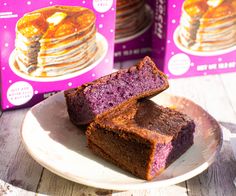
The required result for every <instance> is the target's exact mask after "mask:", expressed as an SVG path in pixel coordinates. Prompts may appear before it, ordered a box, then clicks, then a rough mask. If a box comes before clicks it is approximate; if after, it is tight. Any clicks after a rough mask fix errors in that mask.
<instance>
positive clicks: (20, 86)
mask: <svg viewBox="0 0 236 196" xmlns="http://www.w3.org/2000/svg"><path fill="white" fill-rule="evenodd" d="M33 93H34V92H33V87H32V86H31V85H30V84H29V83H28V82H24V81H20V82H15V83H13V84H12V85H11V86H10V87H9V88H8V90H7V99H8V101H9V102H10V103H11V104H12V105H15V106H18V105H23V104H25V103H27V102H28V101H29V100H30V99H31V98H32V97H33Z"/></svg>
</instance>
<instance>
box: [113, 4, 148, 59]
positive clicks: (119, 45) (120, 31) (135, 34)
mask: <svg viewBox="0 0 236 196" xmlns="http://www.w3.org/2000/svg"><path fill="white" fill-rule="evenodd" d="M152 8H153V1H152V0H134V1H124V0H117V13H116V35H115V36H116V38H115V39H116V40H115V55H114V56H115V57H114V60H115V62H124V61H129V60H135V59H140V58H143V57H144V56H146V55H150V54H151V42H152V39H151V33H152V31H151V26H152V21H153V10H152Z"/></svg>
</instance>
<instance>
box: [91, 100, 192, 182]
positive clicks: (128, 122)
mask: <svg viewBox="0 0 236 196" xmlns="http://www.w3.org/2000/svg"><path fill="white" fill-rule="evenodd" d="M194 130H195V124H194V122H193V120H191V119H190V118H189V117H188V116H186V115H185V114H182V113H180V112H178V111H176V110H172V109H169V108H164V107H162V106H159V105H157V104H155V103H154V102H152V101H150V100H141V101H138V102H135V103H132V104H130V105H129V106H128V107H126V108H119V110H116V111H113V112H111V113H110V114H108V115H104V116H103V117H102V118H97V119H96V120H95V121H94V122H93V123H91V124H90V126H89V127H88V129H87V131H86V137H87V142H88V147H89V148H90V149H91V150H92V151H93V152H94V153H95V154H97V155H99V156H101V157H103V158H105V159H107V160H108V161H110V162H112V163H114V164H116V165H117V166H119V167H121V168H123V169H124V170H126V171H129V172H131V173H132V174H134V175H136V176H138V177H140V178H143V179H146V180H152V179H153V178H154V177H155V176H157V175H158V174H160V173H161V172H162V171H163V170H164V169H165V168H167V167H168V166H169V165H170V164H171V163H172V162H174V161H175V160H176V159H177V158H179V157H180V156H181V155H182V154H183V153H184V152H186V151H187V150H188V149H189V148H190V146H191V145H192V144H193V134H194Z"/></svg>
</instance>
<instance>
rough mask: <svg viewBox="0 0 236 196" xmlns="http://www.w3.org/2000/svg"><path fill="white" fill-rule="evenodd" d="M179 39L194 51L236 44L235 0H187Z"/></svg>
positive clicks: (223, 47)
mask: <svg viewBox="0 0 236 196" xmlns="http://www.w3.org/2000/svg"><path fill="white" fill-rule="evenodd" d="M179 40H180V42H181V44H182V45H183V46H184V47H186V48H188V49H191V50H194V51H217V50H222V49H226V48H229V47H232V46H234V45H236V0H185V2H184V4H183V7H182V16H181V20H180V31H179Z"/></svg>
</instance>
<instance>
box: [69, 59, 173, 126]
mask: <svg viewBox="0 0 236 196" xmlns="http://www.w3.org/2000/svg"><path fill="white" fill-rule="evenodd" d="M168 86H169V85H168V81H167V77H166V76H165V75H164V74H163V73H162V72H161V71H159V70H158V69H157V67H156V65H155V64H154V62H153V61H152V60H151V59H150V58H149V57H145V58H144V59H143V60H142V61H141V62H140V63H139V64H137V65H136V66H133V67H131V68H129V69H123V70H119V71H118V72H115V73H113V74H111V75H107V76H104V77H102V78H100V79H98V80H95V81H93V82H91V83H88V84H85V85H82V86H81V87H78V88H75V89H70V90H67V91H65V97H66V103H67V109H68V113H69V117H70V120H71V121H72V122H73V123H74V124H76V125H85V124H88V123H90V122H92V121H93V120H94V119H95V117H97V116H99V115H101V114H105V113H108V112H109V111H110V110H111V109H112V110H113V109H117V108H118V107H121V106H124V105H125V104H128V103H129V102H131V101H133V100H137V99H140V98H144V97H148V96H153V95H156V94H158V93H160V92H162V91H163V90H165V89H167V88H168Z"/></svg>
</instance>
